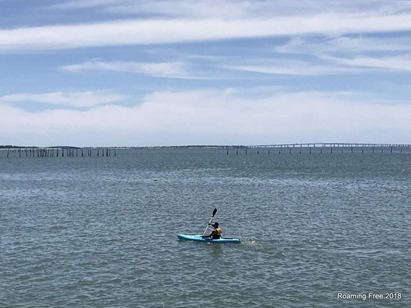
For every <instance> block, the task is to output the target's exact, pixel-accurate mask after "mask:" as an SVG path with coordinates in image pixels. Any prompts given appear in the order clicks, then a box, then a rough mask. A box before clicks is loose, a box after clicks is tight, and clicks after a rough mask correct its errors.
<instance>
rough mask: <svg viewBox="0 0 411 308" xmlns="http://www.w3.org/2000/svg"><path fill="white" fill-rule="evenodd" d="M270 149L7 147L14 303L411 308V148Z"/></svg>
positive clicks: (2, 174)
mask: <svg viewBox="0 0 411 308" xmlns="http://www.w3.org/2000/svg"><path fill="white" fill-rule="evenodd" d="M258 153H259V154H257V150H255V149H254V150H249V151H248V153H247V155H246V154H245V153H244V152H243V151H240V153H239V154H238V155H237V154H236V153H230V154H229V155H227V154H226V151H225V150H223V149H142V150H141V149H140V150H118V151H117V155H116V156H115V157H113V156H111V157H49V158H37V157H36V158H25V157H22V158H18V157H9V158H6V157H5V156H4V155H3V156H1V157H0V235H1V237H0V240H1V241H0V307H206V306H209V305H213V306H217V307H347V306H356V307H357V306H358V307H410V306H411V292H410V281H411V270H410V268H411V266H410V265H411V262H410V261H411V239H410V236H409V235H410V233H411V224H410V220H411V210H410V203H411V202H410V201H411V189H410V179H411V154H409V153H364V154H362V153H344V154H341V153H334V154H330V153H327V154H325V153H324V154H319V153H314V154H308V153H303V154H301V155H300V154H291V155H290V154H285V153H282V154H278V153H276V154H274V153H270V154H268V153H267V152H265V150H264V152H263V151H261V152H258ZM215 207H216V208H217V209H218V212H217V215H216V217H215V219H216V221H218V222H219V223H220V225H221V227H222V229H223V232H224V235H225V236H227V237H240V238H241V240H242V243H241V244H239V245H236V244H234V245H229V244H226V245H212V244H203V243H193V242H184V241H179V240H178V239H177V237H176V236H175V234H176V233H191V234H199V233H202V232H203V231H204V229H205V226H206V224H207V221H208V219H209V218H210V215H211V213H212V211H213V209H214V208H215ZM370 293H373V294H374V295H370ZM375 294H376V295H375ZM379 294H383V296H384V297H385V295H388V296H390V297H393V298H392V299H378V298H375V297H378V296H379ZM349 296H351V297H354V298H351V299H347V297H349ZM339 297H340V298H339Z"/></svg>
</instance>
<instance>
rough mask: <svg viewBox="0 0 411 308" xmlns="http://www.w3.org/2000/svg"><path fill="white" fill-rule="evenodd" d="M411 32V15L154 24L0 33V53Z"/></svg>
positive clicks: (134, 22) (105, 24) (132, 22)
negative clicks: (274, 37)
mask: <svg viewBox="0 0 411 308" xmlns="http://www.w3.org/2000/svg"><path fill="white" fill-rule="evenodd" d="M406 30H411V14H402V15H378V16H375V15H371V14H370V15H366V14H350V15H345V14H318V15H311V16H278V17H276V18H263V19H262V18H259V19H258V18H248V19H227V20H225V19H180V20H176V19H173V20H170V19H158V20H156V19H152V20H142V19H141V20H128V21H111V22H102V23H94V24H75V25H64V26H43V27H29V28H17V29H3V30H0V51H3V52H5V51H8V52H12V51H14V52H17V51H19V52H21V51H30V50H47V49H65V48H82V47H98V46H115V45H117V46H120V45H144V44H166V43H180V42H195V41H208V40H223V39H235V38H255V37H267V36H281V35H301V34H313V33H319V34H340V33H356V32H363V33H366V32H376V31H378V32H388V31H406Z"/></svg>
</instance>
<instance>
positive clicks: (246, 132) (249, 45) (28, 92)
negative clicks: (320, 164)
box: [0, 0, 411, 146]
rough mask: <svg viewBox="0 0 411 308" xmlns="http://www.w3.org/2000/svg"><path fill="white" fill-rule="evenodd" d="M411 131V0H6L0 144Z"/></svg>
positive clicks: (403, 138)
mask: <svg viewBox="0 0 411 308" xmlns="http://www.w3.org/2000/svg"><path fill="white" fill-rule="evenodd" d="M410 136H411V1H408V0H391V1H386V0H345V1H340V0H338V1H337V0H327V1H323V0H318V1H317V0H277V1H268V0H267V1H263V0H204V1H201V0H195V1H194V0H193V1H192V0H172V1H168V0H151V1H147V0H81V1H80V0H59V1H51V0H36V1H33V0H0V144H11V145H26V146H33V145H35V146H56V145H71V146H167V145H268V144H281V143H306V142H317V143H320V142H347V143H350V142H358V143H400V144H409V143H411V137H410Z"/></svg>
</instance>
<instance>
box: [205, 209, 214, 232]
mask: <svg viewBox="0 0 411 308" xmlns="http://www.w3.org/2000/svg"><path fill="white" fill-rule="evenodd" d="M216 213H217V208H215V209H214V211H213V215H212V216H211V218H210V220H209V221H208V224H207V227H206V229H205V230H204V232H203V236H204V235H205V233H206V232H207V229H208V225H209V223H210V222H211V221H212V220H213V217H214V215H215V214H216Z"/></svg>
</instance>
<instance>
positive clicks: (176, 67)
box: [62, 59, 190, 78]
mask: <svg viewBox="0 0 411 308" xmlns="http://www.w3.org/2000/svg"><path fill="white" fill-rule="evenodd" d="M62 69H63V70H65V71H68V72H73V73H79V72H84V71H90V70H91V71H113V72H127V73H141V74H147V75H150V76H155V77H168V78H188V77H190V73H189V72H188V70H187V68H186V65H185V64H184V63H182V62H158V63H155V62H154V63H153V62H151V63H150V62H124V61H102V60H100V59H92V60H89V61H86V62H84V63H80V64H72V65H66V66H63V67H62Z"/></svg>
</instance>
